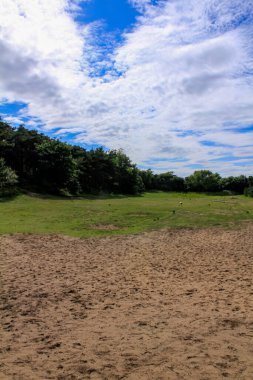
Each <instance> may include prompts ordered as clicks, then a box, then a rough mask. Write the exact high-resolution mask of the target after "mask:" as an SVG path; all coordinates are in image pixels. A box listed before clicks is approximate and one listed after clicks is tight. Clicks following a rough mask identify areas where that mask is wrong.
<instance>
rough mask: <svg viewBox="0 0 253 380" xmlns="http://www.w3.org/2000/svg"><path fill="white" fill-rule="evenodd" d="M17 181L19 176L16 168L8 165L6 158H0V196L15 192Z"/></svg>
mask: <svg viewBox="0 0 253 380" xmlns="http://www.w3.org/2000/svg"><path fill="white" fill-rule="evenodd" d="M17 182H18V177H17V175H16V173H15V172H14V170H12V169H11V168H9V167H8V166H6V164H5V162H4V159H3V158H0V196H5V195H11V194H13V193H14V192H15V185H16V184H17Z"/></svg>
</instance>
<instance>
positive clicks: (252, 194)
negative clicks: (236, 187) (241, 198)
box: [244, 186, 253, 198]
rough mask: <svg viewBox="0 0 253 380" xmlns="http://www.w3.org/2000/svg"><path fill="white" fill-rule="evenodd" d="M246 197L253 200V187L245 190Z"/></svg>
mask: <svg viewBox="0 0 253 380" xmlns="http://www.w3.org/2000/svg"><path fill="white" fill-rule="evenodd" d="M244 195H246V196H247V197H252V198H253V186H250V187H246V189H244Z"/></svg>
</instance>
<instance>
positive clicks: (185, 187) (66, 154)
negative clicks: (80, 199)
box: [0, 119, 253, 195]
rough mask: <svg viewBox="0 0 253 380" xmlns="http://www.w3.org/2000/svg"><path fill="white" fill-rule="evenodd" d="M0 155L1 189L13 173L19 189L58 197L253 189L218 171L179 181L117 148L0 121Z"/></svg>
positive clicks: (252, 183)
mask: <svg viewBox="0 0 253 380" xmlns="http://www.w3.org/2000/svg"><path fill="white" fill-rule="evenodd" d="M0 159H1V167H0V170H2V173H4V174H2V184H1V185H0V191H1V189H2V191H10V188H14V185H15V184H16V182H17V176H18V178H19V186H20V187H21V188H22V189H26V190H29V191H37V192H46V193H50V194H62V195H78V194H83V193H92V194H99V193H118V194H139V193H141V192H143V191H145V190H147V191H149V190H160V191H177V192H182V191H200V192H223V193H224V192H228V193H233V192H234V193H239V194H243V192H244V189H245V188H251V187H253V177H252V176H251V177H248V178H247V177H245V176H243V175H242V176H239V177H228V178H223V179H222V178H221V177H220V175H219V174H217V173H212V172H211V171H209V170H199V171H195V172H194V173H193V174H192V175H191V176H189V177H187V178H186V179H184V178H181V177H178V176H176V175H175V174H174V173H173V172H167V173H162V174H154V173H153V172H152V171H151V170H150V169H148V170H139V169H138V168H137V167H136V165H135V164H133V163H132V162H131V160H130V159H129V157H127V155H126V154H125V153H124V152H123V151H122V150H112V151H109V152H106V151H104V150H103V149H102V148H98V149H93V150H90V151H87V150H85V149H84V148H81V147H79V146H72V145H69V144H66V143H63V142H61V141H59V140H55V139H52V138H49V137H47V136H45V135H43V134H41V133H38V132H37V131H35V130H28V129H26V128H25V127H24V126H20V127H19V128H18V129H15V128H12V127H11V126H10V125H9V124H7V123H5V122H4V121H2V120H1V119H0ZM2 159H3V160H4V161H3V160H2ZM15 173H16V174H17V176H16V174H15ZM4 178H5V179H4ZM3 189H5V190H3ZM247 191H248V190H247Z"/></svg>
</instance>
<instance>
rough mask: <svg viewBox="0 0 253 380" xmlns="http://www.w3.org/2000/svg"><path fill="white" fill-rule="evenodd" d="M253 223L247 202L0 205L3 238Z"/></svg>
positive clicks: (149, 198) (20, 199) (164, 197)
mask: <svg viewBox="0 0 253 380" xmlns="http://www.w3.org/2000/svg"><path fill="white" fill-rule="evenodd" d="M180 202H182V205H181V204H180ZM252 220H253V199H252V198H247V197H245V196H210V195H205V194H193V193H191V194H179V193H162V192H158V193H146V194H144V195H142V196H139V197H123V196H115V197H87V198H82V199H65V198H53V197H48V198H44V197H39V196H28V195H19V196H17V197H16V198H14V199H12V200H3V199H2V200H1V201H0V233H1V234H3V233H16V232H24V233H42V234H48V233H57V234H58V233H59V234H65V235H71V236H77V237H90V236H105V235H113V234H129V233H138V232H143V231H148V230H152V229H160V228H167V227H173V228H182V227H209V226H225V227H233V226H236V225H238V224H239V223H240V222H246V221H252Z"/></svg>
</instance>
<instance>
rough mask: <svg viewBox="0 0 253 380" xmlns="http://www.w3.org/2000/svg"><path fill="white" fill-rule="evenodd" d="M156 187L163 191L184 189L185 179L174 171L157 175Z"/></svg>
mask: <svg viewBox="0 0 253 380" xmlns="http://www.w3.org/2000/svg"><path fill="white" fill-rule="evenodd" d="M154 182H155V187H156V189H158V190H161V191H184V190H185V184H184V179H183V178H181V177H178V176H176V175H175V174H174V173H172V172H167V173H162V174H158V175H155V179H154Z"/></svg>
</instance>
